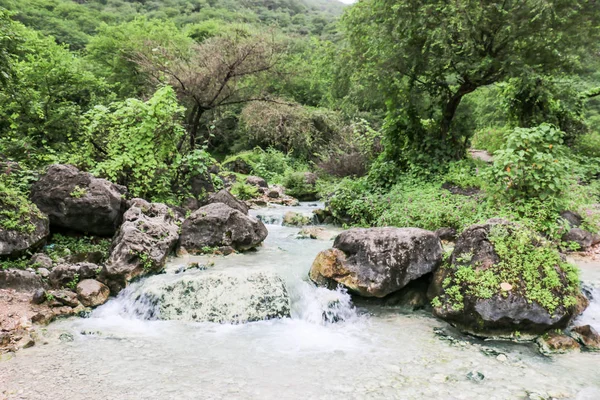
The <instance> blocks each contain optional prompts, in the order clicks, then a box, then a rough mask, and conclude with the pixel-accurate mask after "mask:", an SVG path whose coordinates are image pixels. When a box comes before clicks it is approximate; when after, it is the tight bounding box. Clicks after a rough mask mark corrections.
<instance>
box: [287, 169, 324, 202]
mask: <svg viewBox="0 0 600 400" xmlns="http://www.w3.org/2000/svg"><path fill="white" fill-rule="evenodd" d="M282 183H283V186H285V192H286V194H289V195H290V196H293V197H296V198H297V199H299V200H314V198H315V197H316V196H317V188H316V182H309V181H308V180H307V177H306V173H305V172H297V171H294V172H289V173H287V174H286V175H285V176H284V177H283V182H282Z"/></svg>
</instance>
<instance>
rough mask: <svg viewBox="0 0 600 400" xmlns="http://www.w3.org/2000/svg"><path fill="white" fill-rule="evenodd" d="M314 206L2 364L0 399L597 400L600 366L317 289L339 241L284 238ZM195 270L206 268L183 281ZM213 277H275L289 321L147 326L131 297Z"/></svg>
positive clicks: (587, 270)
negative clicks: (252, 243)
mask: <svg viewBox="0 0 600 400" xmlns="http://www.w3.org/2000/svg"><path fill="white" fill-rule="evenodd" d="M313 207H314V206H313ZM313 207H311V206H309V205H308V204H303V205H301V206H300V207H293V208H286V207H277V208H268V209H262V210H255V211H252V213H253V214H254V215H260V216H261V218H262V219H263V220H265V221H266V222H268V223H269V224H268V225H267V227H268V229H269V237H268V238H267V240H266V241H265V243H264V245H263V246H262V247H261V248H260V249H259V250H258V251H256V252H251V253H246V254H237V255H231V256H227V257H221V256H188V257H186V258H175V259H172V260H170V262H169V264H168V266H167V269H166V273H165V274H162V275H158V276H154V277H150V278H148V279H145V280H142V281H140V282H137V283H135V284H133V285H132V286H131V287H130V288H128V289H127V290H126V291H124V292H123V293H121V295H120V296H119V297H118V298H115V299H111V300H110V301H109V302H108V303H106V304H105V305H103V306H101V307H99V308H98V309H96V310H95V311H94V312H93V313H92V315H91V316H90V318H84V319H82V318H71V319H67V320H62V321H58V322H55V323H53V324H51V325H50V326H48V327H47V328H46V329H45V330H44V331H43V333H42V338H41V339H40V340H38V344H37V345H36V346H35V347H32V348H30V349H26V350H22V351H20V352H18V353H17V354H16V355H15V356H14V357H12V358H10V359H7V360H2V361H0V399H4V398H6V399H136V400H138V399H339V398H348V399H486V400H491V399H503V400H504V399H529V398H531V399H550V398H557V399H579V400H583V399H590V400H592V399H594V400H597V399H600V354H594V353H585V352H582V353H571V354H566V355H560V356H555V357H552V358H548V357H544V356H542V355H540V354H539V353H538V352H537V350H536V349H535V347H534V346H533V345H532V344H514V343H507V342H484V341H480V340H476V339H472V338H469V337H466V336H461V335H460V334H457V333H456V332H455V331H453V330H452V328H451V327H450V326H449V325H448V324H446V323H444V322H443V321H440V320H437V319H435V318H433V317H432V316H431V315H430V314H428V313H427V312H426V311H420V312H408V311H403V310H402V309H400V308H397V307H383V306H373V305H370V306H368V308H359V309H355V308H354V307H353V305H352V302H351V299H350V296H349V295H348V294H347V293H344V292H343V291H341V290H339V291H329V290H326V289H322V288H315V287H314V286H313V285H311V284H310V283H309V282H308V281H307V273H308V270H309V268H310V266H311V264H312V261H313V259H314V257H315V255H316V254H317V253H318V252H319V251H321V250H323V249H325V248H328V247H331V242H330V241H324V240H311V239H298V238H297V233H298V232H299V229H297V228H291V227H283V226H281V219H282V216H283V214H284V213H285V212H286V211H289V210H292V211H296V212H305V213H310V212H311V210H312V208H313ZM190 262H198V263H199V264H200V265H204V266H206V268H205V269H200V270H198V269H196V270H188V271H183V272H182V271H181V270H182V266H185V265H188V263H190ZM581 266H582V277H583V279H584V281H585V282H586V283H587V284H588V285H589V286H590V287H592V289H591V290H592V291H593V292H594V295H595V299H594V300H593V302H592V305H591V306H590V307H589V309H588V310H587V311H586V313H585V314H584V315H583V316H582V317H580V319H581V321H582V322H583V323H586V324H591V325H593V326H594V327H595V328H596V329H597V330H599V331H600V290H599V289H598V288H600V263H596V264H594V263H581ZM219 271H220V272H223V273H225V274H234V275H238V274H241V275H242V276H243V274H246V273H249V272H255V271H263V272H265V273H267V274H271V273H273V274H277V275H279V276H280V277H282V278H283V280H284V282H285V287H286V289H287V292H288V293H289V296H290V299H291V317H290V318H283V319H272V320H268V321H260V322H252V323H246V324H235V325H232V324H219V323H208V322H190V321H181V320H156V319H145V318H148V317H149V316H150V315H151V314H152V313H148V312H146V311H148V309H145V308H144V307H146V306H145V305H144V304H143V302H140V300H139V296H137V297H136V296H135V295H133V293H140V292H144V291H151V290H153V288H155V287H156V285H158V284H161V283H164V282H167V281H170V282H172V281H176V280H178V279H183V278H184V277H194V276H197V275H198V274H203V273H214V272H219ZM593 287H595V289H594V288H593ZM243 295H244V293H243V290H241V289H240V291H239V292H238V291H237V290H235V289H232V290H229V291H228V296H230V298H231V299H234V300H235V298H236V296H243ZM148 307H149V306H148ZM443 332H446V333H451V335H450V336H447V335H445V334H444V333H443Z"/></svg>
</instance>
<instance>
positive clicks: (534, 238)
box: [428, 219, 587, 336]
mask: <svg viewBox="0 0 600 400" xmlns="http://www.w3.org/2000/svg"><path fill="white" fill-rule="evenodd" d="M428 294H429V297H430V298H431V299H432V304H433V306H434V314H435V315H436V316H438V317H440V318H443V319H445V320H447V321H449V322H451V323H453V324H454V325H456V326H458V327H459V328H461V329H462V330H464V331H467V332H474V333H476V334H479V335H482V336H503V335H511V334H512V333H513V332H515V331H518V332H521V333H522V334H532V335H536V334H539V333H543V332H546V331H549V330H551V329H563V328H566V327H567V325H568V323H569V321H571V319H572V318H573V317H574V316H576V315H577V314H579V313H580V312H581V311H582V310H583V309H584V308H585V307H586V306H587V300H586V299H585V297H584V296H583V295H581V294H580V291H579V281H578V279H577V272H576V268H575V267H574V266H571V265H570V264H568V263H566V262H565V261H564V259H563V258H562V256H561V255H560V253H559V252H558V251H557V250H556V249H555V248H554V247H553V246H552V245H551V244H550V243H548V242H546V241H545V240H544V239H543V238H541V237H539V236H538V235H537V234H535V233H533V232H531V231H529V230H527V229H525V228H523V227H520V226H518V225H516V224H513V223H510V222H508V221H505V220H500V219H492V220H489V221H487V222H486V223H484V224H477V225H473V226H471V227H469V228H468V229H466V230H465V231H464V232H463V233H462V234H461V235H460V237H459V238H458V240H457V241H456V246H455V248H454V251H453V253H452V256H451V257H450V260H449V262H448V264H447V265H444V266H442V267H441V268H439V269H438V270H437V272H436V273H435V275H434V279H433V282H432V284H431V286H430V288H429V293H428Z"/></svg>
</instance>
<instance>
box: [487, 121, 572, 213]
mask: <svg viewBox="0 0 600 400" xmlns="http://www.w3.org/2000/svg"><path fill="white" fill-rule="evenodd" d="M572 167H573V165H572V163H571V162H570V161H569V159H568V157H567V149H566V147H565V146H563V139H562V132H560V131H559V130H557V129H555V128H554V127H552V126H551V125H548V124H542V125H540V126H538V127H536V128H516V129H514V130H513V131H512V132H510V133H509V134H508V135H507V142H506V145H505V147H504V148H503V149H502V150H499V151H497V152H496V153H495V160H494V165H493V167H492V169H491V170H490V174H489V176H488V180H489V182H490V188H491V190H492V192H493V194H494V195H495V196H498V197H503V198H505V199H506V200H508V201H514V200H518V199H523V200H529V199H540V200H543V201H546V202H550V203H553V204H554V205H555V206H557V207H558V203H559V202H560V200H561V199H562V198H563V196H564V195H565V192H566V191H567V189H568V188H569V186H570V185H571V184H572V182H573V180H572V178H571V174H572Z"/></svg>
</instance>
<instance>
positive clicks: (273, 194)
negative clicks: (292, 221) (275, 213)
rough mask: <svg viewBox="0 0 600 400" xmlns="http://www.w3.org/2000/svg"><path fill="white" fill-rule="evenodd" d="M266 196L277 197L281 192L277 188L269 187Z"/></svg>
mask: <svg viewBox="0 0 600 400" xmlns="http://www.w3.org/2000/svg"><path fill="white" fill-rule="evenodd" d="M267 196H268V197H269V198H270V199H278V198H279V197H280V196H281V193H280V192H279V190H277V189H269V191H268V192H267Z"/></svg>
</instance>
